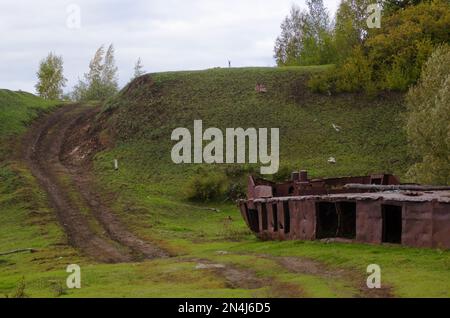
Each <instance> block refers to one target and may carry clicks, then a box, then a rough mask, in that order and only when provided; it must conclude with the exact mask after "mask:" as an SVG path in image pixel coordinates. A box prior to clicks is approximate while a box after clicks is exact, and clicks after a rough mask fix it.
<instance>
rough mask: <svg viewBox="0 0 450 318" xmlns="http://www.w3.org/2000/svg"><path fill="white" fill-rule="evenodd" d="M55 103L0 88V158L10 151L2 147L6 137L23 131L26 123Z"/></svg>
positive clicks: (25, 93) (28, 94)
mask: <svg viewBox="0 0 450 318" xmlns="http://www.w3.org/2000/svg"><path fill="white" fill-rule="evenodd" d="M56 104H57V103H56V102H55V101H46V100H44V99H42V98H39V97H37V96H35V95H33V94H31V93H27V92H22V91H18V92H14V91H10V90H7V89H0V123H1V124H0V160H2V158H3V157H4V153H5V152H9V151H10V150H8V149H5V147H4V146H5V142H6V139H9V138H11V136H14V135H17V134H20V133H22V132H24V131H25V130H26V124H27V123H29V122H30V121H31V120H32V119H34V118H36V116H37V115H38V114H39V113H40V112H43V111H47V110H49V109H51V108H52V107H54V106H55V105H56ZM2 146H3V147H2Z"/></svg>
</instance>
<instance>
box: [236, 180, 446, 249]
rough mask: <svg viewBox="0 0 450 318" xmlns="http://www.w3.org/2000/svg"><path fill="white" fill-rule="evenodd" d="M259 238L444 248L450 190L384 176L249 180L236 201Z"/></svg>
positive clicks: (249, 225)
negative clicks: (245, 192)
mask: <svg viewBox="0 0 450 318" xmlns="http://www.w3.org/2000/svg"><path fill="white" fill-rule="evenodd" d="M238 204H239V208H240V211H241V214H242V216H243V218H244V220H245V222H246V223H247V225H248V227H249V228H250V230H251V231H252V232H254V233H255V234H256V235H257V236H258V237H260V238H261V239H279V240H317V239H335V240H338V241H339V240H343V241H347V240H348V241H356V242H365V243H373V244H381V243H393V244H403V245H407V246H414V247H432V248H443V249H450V187H426V186H417V185H400V182H399V180H398V178H396V177H395V176H392V175H388V174H381V175H371V176H363V177H344V178H328V179H312V180H310V179H309V178H308V174H307V172H306V171H301V172H294V173H293V174H292V178H291V180H290V181H287V182H284V183H273V182H271V181H267V180H264V179H258V178H254V177H249V180H248V198H247V200H240V201H239V203H238Z"/></svg>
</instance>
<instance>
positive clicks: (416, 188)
mask: <svg viewBox="0 0 450 318" xmlns="http://www.w3.org/2000/svg"><path fill="white" fill-rule="evenodd" d="M344 188H345V189H349V190H373V191H396V190H400V191H401V190H404V191H449V190H450V187H448V186H425V185H378V184H359V183H349V184H346V185H345V186H344Z"/></svg>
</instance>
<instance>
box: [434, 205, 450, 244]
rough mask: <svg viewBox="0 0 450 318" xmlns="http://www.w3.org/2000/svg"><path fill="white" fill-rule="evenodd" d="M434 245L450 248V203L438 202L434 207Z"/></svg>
mask: <svg viewBox="0 0 450 318" xmlns="http://www.w3.org/2000/svg"><path fill="white" fill-rule="evenodd" d="M432 240H433V247H436V248H444V249H450V204H448V203H436V204H435V206H434V209H433V238H432Z"/></svg>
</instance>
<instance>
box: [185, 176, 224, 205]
mask: <svg viewBox="0 0 450 318" xmlns="http://www.w3.org/2000/svg"><path fill="white" fill-rule="evenodd" d="M225 191H226V178H225V177H224V176H222V175H218V174H206V173H204V174H199V175H195V176H194V177H192V178H191V179H190V180H189V182H188V183H187V186H186V196H187V198H188V199H189V200H192V201H201V202H208V201H211V200H217V199H220V198H223V197H224V194H225Z"/></svg>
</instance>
